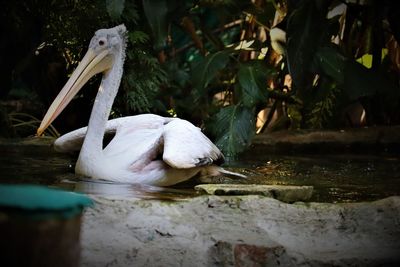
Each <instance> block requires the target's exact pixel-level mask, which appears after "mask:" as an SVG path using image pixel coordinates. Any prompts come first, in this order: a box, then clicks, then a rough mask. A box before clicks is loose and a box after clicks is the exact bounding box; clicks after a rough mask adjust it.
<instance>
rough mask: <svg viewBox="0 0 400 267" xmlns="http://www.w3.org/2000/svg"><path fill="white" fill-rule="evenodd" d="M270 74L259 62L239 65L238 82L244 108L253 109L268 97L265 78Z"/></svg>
mask: <svg viewBox="0 0 400 267" xmlns="http://www.w3.org/2000/svg"><path fill="white" fill-rule="evenodd" d="M271 74H272V72H271V71H270V70H269V69H267V68H266V67H265V66H264V65H262V64H261V63H259V62H248V63H244V64H240V65H239V71H238V76H237V77H238V81H239V84H240V88H241V89H242V90H241V91H242V101H243V104H244V105H245V106H246V107H254V106H255V105H256V104H257V103H258V102H260V101H264V100H266V98H267V97H268V90H267V78H268V76H269V75H271Z"/></svg>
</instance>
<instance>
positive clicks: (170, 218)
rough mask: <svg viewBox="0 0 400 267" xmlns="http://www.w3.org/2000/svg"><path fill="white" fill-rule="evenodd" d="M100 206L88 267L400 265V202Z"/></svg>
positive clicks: (86, 226)
mask: <svg viewBox="0 0 400 267" xmlns="http://www.w3.org/2000/svg"><path fill="white" fill-rule="evenodd" d="M94 200H95V202H96V205H95V206H94V207H93V208H89V209H87V210H86V212H85V214H84V221H83V232H82V248H83V250H82V261H81V266H82V267H91V266H119V267H124V266H271V267H273V266H276V267H278V266H288V267H291V266H293V267H294V266H371V267H372V266H399V264H400V254H399V253H398V252H399V251H400V227H399V222H400V197H390V198H386V199H382V200H379V201H375V202H365V203H343V204H328V203H302V202H297V203H296V204H286V203H283V202H280V201H278V200H275V199H272V198H266V197H262V196H256V195H248V196H214V195H203V196H199V197H195V198H192V199H189V200H187V201H179V202H163V201H157V200H132V199H129V198H126V199H112V198H104V197H94Z"/></svg>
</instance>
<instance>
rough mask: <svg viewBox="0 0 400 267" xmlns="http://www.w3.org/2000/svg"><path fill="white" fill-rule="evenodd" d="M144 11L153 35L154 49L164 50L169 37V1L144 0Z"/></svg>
mask: <svg viewBox="0 0 400 267" xmlns="http://www.w3.org/2000/svg"><path fill="white" fill-rule="evenodd" d="M143 9H144V13H145V15H146V18H147V21H148V22H149V25H150V28H151V31H152V33H153V37H154V49H155V50H162V49H163V48H164V47H165V46H166V41H167V35H168V19H167V15H168V1H167V0H157V1H151V0H143Z"/></svg>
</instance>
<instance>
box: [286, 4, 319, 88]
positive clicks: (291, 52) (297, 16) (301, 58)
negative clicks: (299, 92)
mask: <svg viewBox="0 0 400 267" xmlns="http://www.w3.org/2000/svg"><path fill="white" fill-rule="evenodd" d="M324 22H325V14H321V13H320V12H319V10H318V8H317V6H316V4H315V2H314V1H313V0H304V1H302V4H301V5H300V6H299V7H298V8H297V9H295V10H294V11H293V12H292V13H291V14H290V15H289V19H288V24H287V61H288V68H289V72H290V75H291V76H292V80H293V86H294V87H295V88H296V89H297V88H304V87H305V86H306V85H305V84H306V82H307V78H308V74H309V68H310V65H311V63H312V60H313V55H314V52H315V51H316V48H317V47H318V46H319V42H320V38H321V35H322V31H323V27H322V26H323V24H324Z"/></svg>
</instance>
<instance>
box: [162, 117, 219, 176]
mask: <svg viewBox="0 0 400 267" xmlns="http://www.w3.org/2000/svg"><path fill="white" fill-rule="evenodd" d="M163 140H164V153H163V160H164V161H165V162H166V163H167V164H168V165H170V166H171V167H174V168H178V169H186V168H193V167H198V166H204V165H210V164H213V163H220V162H223V159H224V157H223V155H222V153H221V151H219V149H218V148H217V147H216V146H215V145H214V144H213V143H212V142H211V141H210V139H208V138H207V137H206V136H205V135H204V134H203V133H202V132H201V130H200V129H199V128H197V127H195V126H194V125H193V124H191V123H190V122H188V121H185V120H181V119H175V120H172V121H170V122H169V123H168V124H166V125H165V126H164V132H163Z"/></svg>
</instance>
